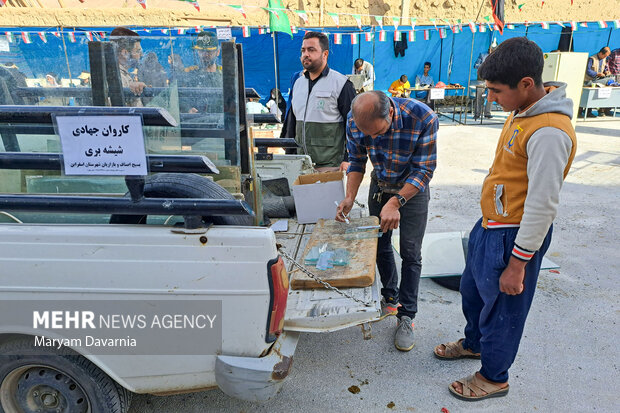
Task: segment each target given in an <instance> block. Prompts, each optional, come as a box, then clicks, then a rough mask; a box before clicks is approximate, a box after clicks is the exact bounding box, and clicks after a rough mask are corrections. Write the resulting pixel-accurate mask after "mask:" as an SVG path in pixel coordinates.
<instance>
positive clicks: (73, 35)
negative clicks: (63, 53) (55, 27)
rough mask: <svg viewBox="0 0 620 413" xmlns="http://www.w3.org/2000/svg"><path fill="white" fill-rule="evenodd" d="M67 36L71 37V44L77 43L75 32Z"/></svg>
mask: <svg viewBox="0 0 620 413" xmlns="http://www.w3.org/2000/svg"><path fill="white" fill-rule="evenodd" d="M67 36H69V41H70V42H71V43H75V32H69V33H67Z"/></svg>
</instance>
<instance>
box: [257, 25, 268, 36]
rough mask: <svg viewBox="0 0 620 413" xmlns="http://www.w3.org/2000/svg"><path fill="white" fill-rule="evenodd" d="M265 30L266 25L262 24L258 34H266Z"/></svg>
mask: <svg viewBox="0 0 620 413" xmlns="http://www.w3.org/2000/svg"><path fill="white" fill-rule="evenodd" d="M265 32H266V29H265V28H264V27H262V26H261V27H259V28H258V34H265Z"/></svg>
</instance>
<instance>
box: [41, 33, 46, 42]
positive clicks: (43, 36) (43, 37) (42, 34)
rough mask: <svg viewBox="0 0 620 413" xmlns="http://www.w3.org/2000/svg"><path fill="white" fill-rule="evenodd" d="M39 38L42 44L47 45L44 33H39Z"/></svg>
mask: <svg viewBox="0 0 620 413" xmlns="http://www.w3.org/2000/svg"><path fill="white" fill-rule="evenodd" d="M39 37H40V38H41V40H42V41H43V43H47V37H45V32H39Z"/></svg>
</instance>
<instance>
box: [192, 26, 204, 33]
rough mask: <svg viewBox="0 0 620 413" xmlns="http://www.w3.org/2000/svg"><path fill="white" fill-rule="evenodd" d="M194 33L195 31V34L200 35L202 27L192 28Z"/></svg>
mask: <svg viewBox="0 0 620 413" xmlns="http://www.w3.org/2000/svg"><path fill="white" fill-rule="evenodd" d="M194 31H195V32H196V33H200V32H201V31H202V27H200V26H194Z"/></svg>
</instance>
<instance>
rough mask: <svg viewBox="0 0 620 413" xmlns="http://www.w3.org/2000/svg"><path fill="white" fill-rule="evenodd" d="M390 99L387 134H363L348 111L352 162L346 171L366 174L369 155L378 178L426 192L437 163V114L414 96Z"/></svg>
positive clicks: (348, 146) (348, 143)
mask: <svg viewBox="0 0 620 413" xmlns="http://www.w3.org/2000/svg"><path fill="white" fill-rule="evenodd" d="M390 100H391V104H392V108H393V109H394V116H393V117H392V125H391V127H390V129H389V130H388V131H387V133H386V134H385V135H379V136H377V138H376V139H372V138H371V137H370V136H367V135H364V134H363V133H362V132H361V131H360V130H359V129H358V128H357V126H356V125H355V122H354V121H353V117H352V114H351V113H350V112H349V116H348V119H347V151H348V153H349V162H351V165H350V166H349V169H348V170H347V173H349V172H361V173H364V172H365V170H366V161H367V160H368V154H370V161H371V162H372V164H373V166H374V170H375V174H376V175H377V179H378V180H380V181H384V182H388V183H392V184H398V183H403V182H406V183H410V184H412V185H414V186H415V187H417V188H418V190H419V191H420V192H423V191H424V190H425V189H426V187H427V186H428V183H429V181H430V180H431V178H432V177H433V171H434V170H435V165H436V164H437V151H436V148H435V142H436V140H437V129H438V128H439V121H438V120H437V115H435V113H434V112H433V111H432V110H430V108H428V107H427V106H425V105H423V104H421V103H419V102H417V101H415V100H412V99H400V98H391V99H390ZM366 143H367V144H368V145H366Z"/></svg>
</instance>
